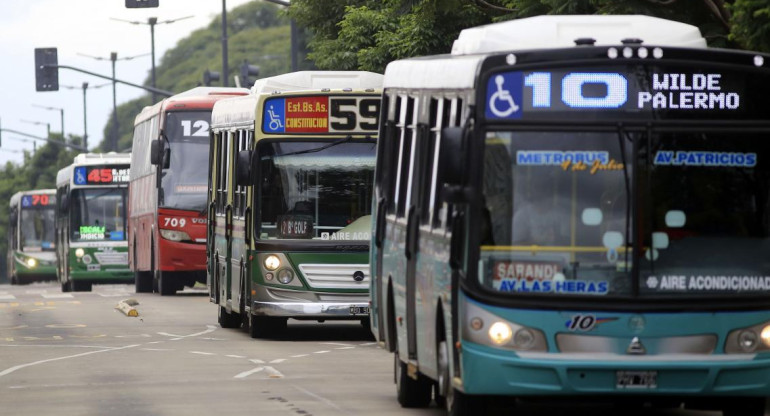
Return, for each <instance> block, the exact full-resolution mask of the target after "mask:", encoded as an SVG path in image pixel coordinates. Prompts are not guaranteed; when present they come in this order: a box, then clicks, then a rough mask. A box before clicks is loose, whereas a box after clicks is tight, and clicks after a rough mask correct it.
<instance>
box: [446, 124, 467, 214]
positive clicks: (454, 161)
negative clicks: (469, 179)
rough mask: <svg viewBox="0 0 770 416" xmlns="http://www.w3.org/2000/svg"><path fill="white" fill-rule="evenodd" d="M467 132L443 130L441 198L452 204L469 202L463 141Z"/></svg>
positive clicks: (450, 129)
mask: <svg viewBox="0 0 770 416" xmlns="http://www.w3.org/2000/svg"><path fill="white" fill-rule="evenodd" d="M465 135H466V130H465V129H464V128H462V127H445V128H443V129H441V148H440V149H439V152H440V155H439V160H440V162H439V163H441V165H440V169H441V174H440V175H441V176H440V177H441V182H442V184H443V188H442V190H441V198H442V199H443V200H444V201H446V202H448V203H450V204H456V203H462V202H468V200H469V199H468V198H469V195H468V190H467V189H466V187H465V186H463V184H462V182H463V175H464V173H465V153H464V149H463V147H464V146H463V140H464V137H465Z"/></svg>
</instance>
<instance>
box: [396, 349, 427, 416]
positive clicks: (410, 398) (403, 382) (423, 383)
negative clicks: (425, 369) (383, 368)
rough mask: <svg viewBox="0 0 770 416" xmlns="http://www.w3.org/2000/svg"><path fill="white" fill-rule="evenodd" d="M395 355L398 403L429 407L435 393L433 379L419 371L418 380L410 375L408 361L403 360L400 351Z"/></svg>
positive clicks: (408, 405) (405, 405)
mask: <svg viewBox="0 0 770 416" xmlns="http://www.w3.org/2000/svg"><path fill="white" fill-rule="evenodd" d="M393 357H394V359H395V362H394V366H393V371H394V372H395V376H396V377H395V378H396V394H397V397H398V403H399V404H400V405H401V407H428V405H429V404H430V401H431V395H432V393H433V383H432V382H431V380H429V379H428V378H427V377H425V376H424V375H422V374H420V373H417V380H415V379H413V378H411V377H409V375H408V374H407V367H406V363H405V362H403V361H401V358H399V355H398V351H396V353H395V354H393Z"/></svg>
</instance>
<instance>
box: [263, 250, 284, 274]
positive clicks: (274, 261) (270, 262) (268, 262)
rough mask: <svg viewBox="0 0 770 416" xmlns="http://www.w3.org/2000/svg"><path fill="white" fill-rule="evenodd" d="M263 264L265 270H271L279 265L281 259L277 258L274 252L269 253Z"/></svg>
mask: <svg viewBox="0 0 770 416" xmlns="http://www.w3.org/2000/svg"><path fill="white" fill-rule="evenodd" d="M264 265H265V268H266V269H267V270H270V271H271V272H272V271H274V270H276V269H277V268H279V267H281V259H279V258H278V256H276V255H275V254H271V255H269V256H267V257H265V261H264Z"/></svg>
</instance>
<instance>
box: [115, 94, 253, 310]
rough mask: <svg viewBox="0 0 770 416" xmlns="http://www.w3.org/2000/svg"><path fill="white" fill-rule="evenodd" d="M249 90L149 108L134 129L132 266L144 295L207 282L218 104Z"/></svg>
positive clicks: (174, 100) (185, 97) (130, 206)
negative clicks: (209, 203) (208, 214)
mask: <svg viewBox="0 0 770 416" xmlns="http://www.w3.org/2000/svg"><path fill="white" fill-rule="evenodd" d="M248 92H249V90H248V89H245V88H214V87H197V88H193V89H191V90H189V91H185V92H183V93H180V94H177V95H174V96H172V97H169V98H166V99H164V100H163V101H160V102H158V103H156V104H155V105H153V106H150V107H145V108H144V110H142V112H141V113H139V114H138V115H137V116H136V120H135V121H134V141H133V147H132V149H131V174H130V181H131V182H130V185H129V203H128V260H129V265H130V267H131V270H132V271H133V272H134V283H135V285H136V292H137V293H142V292H152V291H153V290H155V291H157V292H160V294H161V295H163V296H166V295H173V294H174V293H176V291H177V290H181V289H182V288H183V287H184V286H193V285H194V284H195V282H196V281H197V282H201V283H205V282H206V189H207V188H206V185H207V184H208V176H207V173H208V170H207V169H206V167H207V166H208V157H209V124H210V122H211V109H212V107H213V106H214V103H215V102H216V101H217V100H220V99H222V98H227V97H233V96H236V95H245V94H248Z"/></svg>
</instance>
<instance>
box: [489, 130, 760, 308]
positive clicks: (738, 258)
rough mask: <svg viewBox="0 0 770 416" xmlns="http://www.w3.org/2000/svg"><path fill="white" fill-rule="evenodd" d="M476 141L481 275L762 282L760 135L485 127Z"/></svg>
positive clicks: (699, 285) (736, 287)
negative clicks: (479, 148)
mask: <svg viewBox="0 0 770 416" xmlns="http://www.w3.org/2000/svg"><path fill="white" fill-rule="evenodd" d="M486 144H487V146H486V151H485V172H484V196H485V213H484V217H485V218H488V221H485V222H486V225H485V226H483V227H482V231H481V232H482V236H481V239H482V247H481V262H482V264H481V267H480V268H479V271H480V275H479V280H480V282H481V283H482V285H484V286H485V287H487V288H488V289H490V290H494V291H498V292H509V293H517V294H532V293H541V294H558V295H599V296H606V295H609V296H635V295H641V296H667V295H669V296H670V295H676V296H697V295H714V294H754V295H756V294H757V293H758V292H760V293H768V291H770V262H768V261H767V260H766V258H767V256H766V254H764V253H767V249H768V248H770V239H768V235H769V233H770V217H769V216H768V213H770V198H768V189H769V188H768V185H770V183H769V182H770V175H769V174H768V169H770V167H768V165H767V164H765V163H763V159H764V157H770V145H768V144H766V143H765V142H763V141H762V140H761V139H760V137H759V135H756V134H754V135H752V134H744V133H729V134H725V133H705V132H704V133H682V132H676V133H653V134H651V135H648V134H646V133H644V134H642V133H633V134H627V133H622V132H618V133H615V132H600V133H589V132H580V133H576V132H494V133H489V134H488V135H487V139H486ZM634 152H636V154H637V155H638V157H637V159H636V161H634V159H633V155H634ZM492 167H494V169H492ZM501 168H502V169H503V171H502V172H501V171H500V170H501ZM634 189H636V192H637V197H632V195H631V192H632V190H634ZM635 225H636V227H637V228H636V230H637V237H636V238H634V236H633V235H632V233H633V230H634V229H635V227H634V226H635ZM738 265H740V266H738ZM634 267H636V268H637V269H638V272H639V279H638V287H634V283H633V277H632V276H633V273H632V272H633V271H634Z"/></svg>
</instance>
